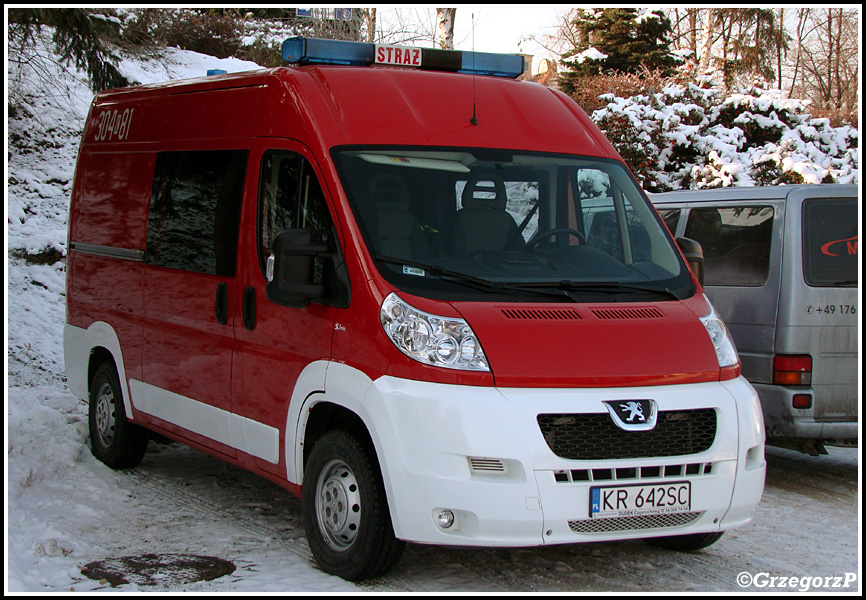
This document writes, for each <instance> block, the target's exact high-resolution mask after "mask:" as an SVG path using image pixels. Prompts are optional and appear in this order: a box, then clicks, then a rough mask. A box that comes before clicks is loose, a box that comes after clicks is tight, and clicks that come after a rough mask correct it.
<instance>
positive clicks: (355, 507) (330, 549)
mask: <svg viewBox="0 0 866 600" xmlns="http://www.w3.org/2000/svg"><path fill="white" fill-rule="evenodd" d="M301 503H302V506H303V519H304V531H305V533H306V535H307V542H308V543H309V545H310V550H311V551H312V553H313V557H314V558H315V559H316V562H317V563H318V565H319V567H320V568H321V569H322V570H323V571H325V572H326V573H330V574H332V575H337V576H339V577H342V578H343V579H346V580H349V581H360V580H363V579H371V578H374V577H379V576H381V575H383V574H385V573H386V572H387V571H389V570H390V569H391V568H393V566H394V565H396V564H397V562H398V561H399V560H400V557H401V556H402V554H403V549H404V548H405V546H406V544H405V542H402V541H400V540H398V539H397V538H395V537H394V529H393V527H392V525H391V515H390V512H389V511H388V501H387V498H386V497H385V486H384V484H383V483H382V475H381V472H380V470H379V464H378V461H377V460H376V458H375V452H372V451H367V450H365V448H364V446H363V445H362V444H361V443H360V442H359V441H358V439H357V438H356V437H355V436H354V435H352V434H350V433H348V432H345V431H340V430H334V431H329V432H327V433H325V434H324V435H323V436H322V437H321V438H319V440H318V441H317V442H316V443H315V445H314V446H313V449H312V451H311V452H310V456H309V458H308V459H307V464H306V466H305V468H304V485H303V487H302V489H301Z"/></svg>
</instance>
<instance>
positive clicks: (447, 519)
mask: <svg viewBox="0 0 866 600" xmlns="http://www.w3.org/2000/svg"><path fill="white" fill-rule="evenodd" d="M436 523H437V524H438V525H439V527H441V528H442V529H448V528H449V527H451V526H452V525H454V513H453V512H451V511H450V510H443V511H442V512H440V513H439V516H438V517H436Z"/></svg>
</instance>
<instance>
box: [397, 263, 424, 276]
mask: <svg viewBox="0 0 866 600" xmlns="http://www.w3.org/2000/svg"><path fill="white" fill-rule="evenodd" d="M403 274H404V275H415V276H416V277H424V276H425V275H426V273H425V272H424V269H420V268H418V267H410V266H408V265H403Z"/></svg>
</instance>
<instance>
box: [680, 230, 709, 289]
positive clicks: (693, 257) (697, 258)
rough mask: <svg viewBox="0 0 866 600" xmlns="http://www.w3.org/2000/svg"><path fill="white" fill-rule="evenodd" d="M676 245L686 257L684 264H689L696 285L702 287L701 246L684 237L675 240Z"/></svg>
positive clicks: (702, 265) (702, 255) (702, 260)
mask: <svg viewBox="0 0 866 600" xmlns="http://www.w3.org/2000/svg"><path fill="white" fill-rule="evenodd" d="M677 245H678V246H679V247H680V250H682V252H683V255H684V256H685V257H686V262H687V263H689V267H691V269H692V272H693V273H694V274H695V278H696V279H697V280H698V283H700V284H701V285H704V250H703V248H701V245H700V244H699V243H698V242H696V241H695V240H692V239H689V238H684V237H679V238H677Z"/></svg>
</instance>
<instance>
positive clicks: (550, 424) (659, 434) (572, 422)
mask: <svg viewBox="0 0 866 600" xmlns="http://www.w3.org/2000/svg"><path fill="white" fill-rule="evenodd" d="M538 426H539V427H540V428H541V433H542V435H544V439H545V441H546V442H547V445H548V446H549V447H550V449H551V450H552V451H553V453H554V454H556V455H557V456H559V457H560V458H566V459H569V460H606V459H624V458H653V457H660V456H684V455H687V454H697V453H698V452H704V451H705V450H708V449H709V447H710V446H712V445H713V440H715V438H716V411H715V410H714V409H712V408H702V409H696V410H678V411H662V412H659V414H658V420H657V421H656V426H655V428H653V429H651V430H649V431H625V430H623V429H620V428H619V427H617V426H616V425H614V423H613V421H612V420H611V418H610V415H609V414H608V413H582V414H581V413H578V414H543V415H538Z"/></svg>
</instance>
